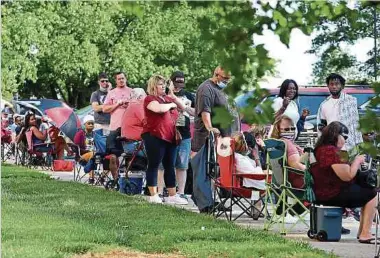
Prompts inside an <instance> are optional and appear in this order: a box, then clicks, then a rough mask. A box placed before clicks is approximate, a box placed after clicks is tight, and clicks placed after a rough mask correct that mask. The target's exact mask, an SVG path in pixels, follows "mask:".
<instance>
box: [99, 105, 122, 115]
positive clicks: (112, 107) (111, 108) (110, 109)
mask: <svg viewBox="0 0 380 258" xmlns="http://www.w3.org/2000/svg"><path fill="white" fill-rule="evenodd" d="M121 105H122V103H115V104H111V105H105V104H103V105H102V106H103V107H102V111H103V112H104V113H111V112H113V111H114V110H115V109H117V108H118V107H119V106H121Z"/></svg>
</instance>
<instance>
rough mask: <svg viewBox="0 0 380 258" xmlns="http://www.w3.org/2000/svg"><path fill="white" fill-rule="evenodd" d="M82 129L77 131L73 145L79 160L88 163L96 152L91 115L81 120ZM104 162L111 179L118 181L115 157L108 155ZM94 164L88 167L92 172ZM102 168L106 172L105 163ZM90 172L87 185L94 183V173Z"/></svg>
mask: <svg viewBox="0 0 380 258" xmlns="http://www.w3.org/2000/svg"><path fill="white" fill-rule="evenodd" d="M83 123H84V128H83V129H81V130H79V131H78V132H77V133H76V134H75V137H74V143H75V144H76V145H78V146H79V149H80V153H79V155H80V157H81V160H82V161H84V162H85V163H88V162H89V161H90V160H91V159H92V158H93V157H94V154H95V152H96V148H95V141H94V137H95V132H94V117H93V116H91V115H87V116H85V118H84V119H83ZM105 158H106V160H109V170H110V171H111V174H112V177H113V178H114V180H117V179H118V173H117V157H116V155H114V154H111V155H108V156H106V157H105ZM93 166H94V163H92V164H91V165H90V167H91V169H92V170H93ZM104 167H105V169H106V170H108V166H107V163H104ZM92 170H91V171H90V174H89V181H88V182H89V183H90V184H93V183H94V181H95V180H94V172H93V171H92ZM87 172H88V171H87Z"/></svg>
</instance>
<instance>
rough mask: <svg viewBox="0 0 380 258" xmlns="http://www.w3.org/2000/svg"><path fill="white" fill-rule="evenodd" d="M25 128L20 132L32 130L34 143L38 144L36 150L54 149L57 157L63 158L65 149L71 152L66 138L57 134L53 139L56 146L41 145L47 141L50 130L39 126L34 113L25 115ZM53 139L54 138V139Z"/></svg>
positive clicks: (46, 150)
mask: <svg viewBox="0 0 380 258" xmlns="http://www.w3.org/2000/svg"><path fill="white" fill-rule="evenodd" d="M24 128H25V129H24V130H23V131H24V132H20V134H21V133H23V134H25V133H26V132H28V131H31V132H32V143H33V145H37V146H35V147H33V149H34V150H35V151H38V152H48V151H50V150H52V152H53V154H55V155H56V159H60V160H63V157H64V151H65V150H66V151H67V152H69V153H70V149H69V147H68V146H67V144H66V142H65V140H64V139H63V137H62V136H57V137H56V138H55V139H54V140H55V141H52V142H53V143H54V145H53V146H54V148H52V147H51V145H41V144H43V143H45V141H46V139H47V137H48V132H47V130H43V131H40V130H39V129H38V128H37V119H36V116H35V115H34V114H33V113H28V114H27V115H26V116H25V127H24ZM52 140H53V139H52Z"/></svg>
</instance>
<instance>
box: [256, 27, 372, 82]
mask: <svg viewBox="0 0 380 258" xmlns="http://www.w3.org/2000/svg"><path fill="white" fill-rule="evenodd" d="M312 37H313V35H312V36H306V35H305V34H303V32H302V31H300V30H299V29H294V30H293V31H292V33H291V37H290V44H289V48H287V47H286V46H285V45H284V44H282V43H281V41H280V39H279V37H278V36H277V35H275V34H274V33H273V32H272V31H270V30H267V31H265V32H264V34H263V36H255V43H259V44H262V43H263V44H264V46H265V48H266V49H267V50H268V51H269V55H270V57H272V58H275V59H276V60H278V64H277V67H276V69H277V72H278V75H277V76H276V77H271V78H266V81H262V82H261V83H260V86H261V87H269V88H276V87H278V86H280V85H281V83H282V81H284V80H285V79H293V80H295V81H296V82H297V84H298V85H310V84H311V83H312V80H313V74H312V72H313V67H312V65H313V63H314V62H316V61H317V56H316V55H314V54H306V53H305V52H306V51H307V50H309V49H310V48H311V41H312ZM343 47H345V48H348V49H349V51H351V52H352V53H354V54H355V56H356V57H357V58H358V60H359V61H363V60H366V59H367V58H366V56H367V52H368V51H369V50H370V49H371V48H372V47H373V40H372V39H363V40H360V41H358V42H357V44H355V45H354V46H353V47H352V46H351V47H348V46H343Z"/></svg>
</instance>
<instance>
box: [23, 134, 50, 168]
mask: <svg viewBox="0 0 380 258" xmlns="http://www.w3.org/2000/svg"><path fill="white" fill-rule="evenodd" d="M25 136H26V141H27V145H28V146H27V151H28V154H29V157H28V158H29V160H28V161H27V166H28V167H30V168H36V169H37V168H38V167H41V168H42V169H45V170H51V169H52V164H53V160H54V158H53V151H54V143H53V142H51V143H40V144H33V140H32V137H33V132H32V131H27V132H26V133H25ZM37 146H43V147H47V149H48V150H47V151H43V152H42V151H36V150H35V147H37Z"/></svg>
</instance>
